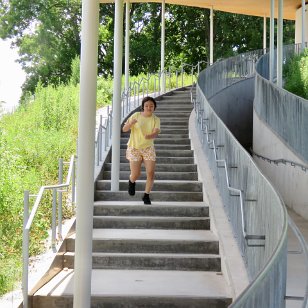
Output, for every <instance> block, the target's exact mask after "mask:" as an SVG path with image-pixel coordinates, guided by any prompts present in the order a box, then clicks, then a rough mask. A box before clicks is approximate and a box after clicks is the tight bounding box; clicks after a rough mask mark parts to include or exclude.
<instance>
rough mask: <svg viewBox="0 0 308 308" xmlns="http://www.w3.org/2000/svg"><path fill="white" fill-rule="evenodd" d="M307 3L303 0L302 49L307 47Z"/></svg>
mask: <svg viewBox="0 0 308 308" xmlns="http://www.w3.org/2000/svg"><path fill="white" fill-rule="evenodd" d="M305 10H306V3H305V0H302V51H303V50H304V48H305V37H306V32H305V28H306V13H305Z"/></svg>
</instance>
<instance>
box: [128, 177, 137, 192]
mask: <svg viewBox="0 0 308 308" xmlns="http://www.w3.org/2000/svg"><path fill="white" fill-rule="evenodd" d="M135 186H136V182H134V183H132V182H131V181H130V180H128V193H129V194H130V195H131V196H134V195H135Z"/></svg>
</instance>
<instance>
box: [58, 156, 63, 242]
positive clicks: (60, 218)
mask: <svg viewBox="0 0 308 308" xmlns="http://www.w3.org/2000/svg"><path fill="white" fill-rule="evenodd" d="M58 176H59V184H62V183H63V158H60V159H59V175H58ZM58 193H59V194H58V237H59V239H62V190H61V189H59V192H58Z"/></svg>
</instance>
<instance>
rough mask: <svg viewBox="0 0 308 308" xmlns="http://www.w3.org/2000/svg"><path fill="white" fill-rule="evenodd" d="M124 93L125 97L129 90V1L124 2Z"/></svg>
mask: <svg viewBox="0 0 308 308" xmlns="http://www.w3.org/2000/svg"><path fill="white" fill-rule="evenodd" d="M125 9H126V11H125V13H126V14H125V26H126V31H125V92H126V93H127V95H129V93H128V89H129V36H130V12H129V10H130V0H126V7H125ZM127 101H129V97H127Z"/></svg>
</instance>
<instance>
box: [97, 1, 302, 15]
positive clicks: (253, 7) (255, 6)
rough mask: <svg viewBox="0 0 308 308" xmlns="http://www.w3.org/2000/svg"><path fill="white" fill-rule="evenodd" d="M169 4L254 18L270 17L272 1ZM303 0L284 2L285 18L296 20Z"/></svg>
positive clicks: (276, 2)
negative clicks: (297, 11) (210, 9)
mask: <svg viewBox="0 0 308 308" xmlns="http://www.w3.org/2000/svg"><path fill="white" fill-rule="evenodd" d="M165 1H166V3H167V4H178V5H186V6H195V7H201V8H208V9H209V8H211V7H213V9H214V10H216V11H223V12H229V13H236V14H245V15H252V16H261V17H264V16H266V17H270V4H271V1H270V0H165ZM100 2H101V3H113V2H114V0H100ZM130 2H131V3H136V2H139V3H140V2H157V3H161V2H162V0H151V1H146V0H130ZM301 4H302V0H283V7H284V9H283V18H284V19H290V20H295V13H296V10H297V9H298V8H300V7H301ZM277 8H278V0H275V17H276V18H277V16H278V13H277V10H278V9H277Z"/></svg>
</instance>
